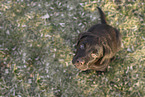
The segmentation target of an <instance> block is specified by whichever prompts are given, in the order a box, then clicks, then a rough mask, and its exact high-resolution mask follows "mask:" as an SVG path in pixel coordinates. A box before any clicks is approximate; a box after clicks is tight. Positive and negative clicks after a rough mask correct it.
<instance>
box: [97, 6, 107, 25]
mask: <svg viewBox="0 0 145 97" xmlns="http://www.w3.org/2000/svg"><path fill="white" fill-rule="evenodd" d="M97 8H98V10H99V13H100V18H101V23H102V24H107V21H106V17H105V14H104V12H103V11H102V10H101V8H99V7H97Z"/></svg>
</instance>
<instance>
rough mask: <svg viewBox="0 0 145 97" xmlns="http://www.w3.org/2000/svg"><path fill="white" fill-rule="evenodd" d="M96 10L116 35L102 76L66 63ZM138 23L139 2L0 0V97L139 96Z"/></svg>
mask: <svg viewBox="0 0 145 97" xmlns="http://www.w3.org/2000/svg"><path fill="white" fill-rule="evenodd" d="M115 1H116V2H115ZM98 6H99V7H100V8H102V10H103V11H104V13H105V14H106V17H107V21H108V23H109V24H110V25H112V26H113V27H116V28H118V29H119V31H120V32H121V34H122V48H121V50H120V51H119V52H118V53H117V54H116V59H115V61H113V62H112V63H111V64H110V65H109V67H108V70H107V72H105V73H104V74H102V75H98V74H96V72H95V71H90V72H89V73H86V72H81V71H80V70H78V69H77V68H75V67H74V66H73V65H72V62H71V60H72V57H73V55H74V50H75V43H76V41H77V36H78V34H79V33H81V32H83V31H86V30H87V29H88V28H89V27H90V26H92V25H94V24H96V23H99V22H100V21H99V13H98V11H97V7H98ZM144 19H145V3H144V1H142V0H112V1H111V0H110V1H109V0H96V1H95V0H1V1H0V96H19V97H24V96H26V97H28V96H33V97H36V96H41V97H43V96H46V97H54V96H57V97H112V96H113V97H114V96H115V97H116V96H117V97H128V96H129V97H143V96H145V34H144V31H145V22H144Z"/></svg>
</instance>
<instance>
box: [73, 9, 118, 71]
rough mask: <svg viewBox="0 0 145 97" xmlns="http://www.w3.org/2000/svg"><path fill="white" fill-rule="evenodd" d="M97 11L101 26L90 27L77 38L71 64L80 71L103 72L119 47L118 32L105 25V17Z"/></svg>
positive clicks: (101, 12) (100, 11)
mask: <svg viewBox="0 0 145 97" xmlns="http://www.w3.org/2000/svg"><path fill="white" fill-rule="evenodd" d="M98 11H99V13H100V18H101V24H96V25H94V26H92V27H91V28H90V29H89V30H88V31H86V32H84V33H81V34H79V36H78V42H77V45H76V46H77V50H76V53H75V56H74V57H73V60H72V63H73V64H74V65H75V66H76V68H78V69H80V70H82V71H86V70H88V69H92V70H96V71H105V70H106V68H107V66H108V65H109V63H110V61H111V60H112V59H113V58H114V55H115V54H116V52H118V51H119V50H120V47H121V34H120V32H119V31H118V30H117V29H116V28H113V27H111V26H110V25H108V24H107V21H106V18H105V15H104V13H103V11H102V10H101V9H100V8H99V7H98Z"/></svg>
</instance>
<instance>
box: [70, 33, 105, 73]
mask: <svg viewBox="0 0 145 97" xmlns="http://www.w3.org/2000/svg"><path fill="white" fill-rule="evenodd" d="M76 49H77V50H76V53H75V56H74V57H73V60H72V63H73V64H74V65H75V66H76V68H78V69H81V70H83V71H85V70H87V69H89V65H91V64H93V63H95V62H96V61H97V60H98V59H99V58H101V57H102V56H103V47H102V45H101V44H100V39H99V37H97V36H95V35H93V34H91V33H89V32H85V33H82V34H80V35H79V38H78V42H77V48H76Z"/></svg>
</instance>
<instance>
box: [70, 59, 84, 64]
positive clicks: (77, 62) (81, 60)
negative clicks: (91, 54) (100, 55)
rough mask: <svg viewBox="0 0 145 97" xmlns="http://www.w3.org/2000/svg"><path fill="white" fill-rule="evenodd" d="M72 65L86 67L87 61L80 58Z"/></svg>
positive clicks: (74, 60)
mask: <svg viewBox="0 0 145 97" xmlns="http://www.w3.org/2000/svg"><path fill="white" fill-rule="evenodd" d="M72 63H73V64H74V65H75V66H76V65H84V64H85V61H84V60H83V59H82V58H78V59H73V61H72Z"/></svg>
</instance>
